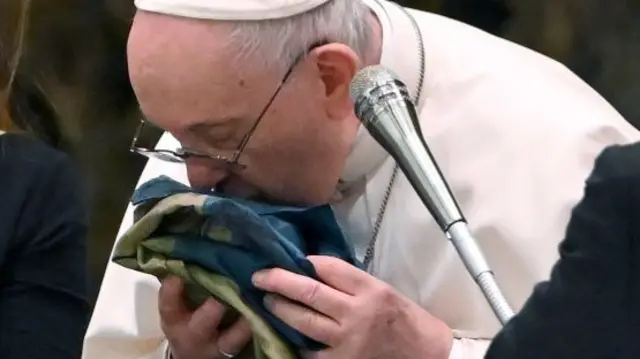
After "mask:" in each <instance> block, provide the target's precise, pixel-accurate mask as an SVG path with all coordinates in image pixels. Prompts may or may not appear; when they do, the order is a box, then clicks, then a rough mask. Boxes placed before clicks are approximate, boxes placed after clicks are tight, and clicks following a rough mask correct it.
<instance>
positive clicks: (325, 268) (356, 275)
mask: <svg viewBox="0 0 640 359" xmlns="http://www.w3.org/2000/svg"><path fill="white" fill-rule="evenodd" d="M307 259H308V260H309V261H310V262H311V263H312V264H313V266H314V268H315V269H316V273H317V274H318V277H319V278H320V279H321V280H322V281H323V282H324V283H326V284H327V285H329V286H331V287H333V288H335V289H337V290H339V291H341V292H343V293H347V294H350V295H356V293H359V292H360V290H361V289H362V288H365V287H366V286H367V285H368V283H369V281H371V280H376V281H377V279H375V278H373V277H372V276H371V275H369V274H368V273H367V272H365V271H363V270H361V269H360V268H358V267H356V266H354V265H352V264H350V263H347V262H345V261H343V260H341V259H339V258H335V257H329V256H308V257H307Z"/></svg>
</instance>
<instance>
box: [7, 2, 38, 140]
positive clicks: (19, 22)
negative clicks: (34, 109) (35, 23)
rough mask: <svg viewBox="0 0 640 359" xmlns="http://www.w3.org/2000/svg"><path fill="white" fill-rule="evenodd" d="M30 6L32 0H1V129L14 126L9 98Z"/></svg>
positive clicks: (21, 50) (21, 49)
mask: <svg viewBox="0 0 640 359" xmlns="http://www.w3.org/2000/svg"><path fill="white" fill-rule="evenodd" d="M30 7H31V0H0V14H3V18H2V19H1V20H0V131H7V130H11V129H12V128H13V127H14V126H13V121H12V120H11V116H10V114H9V108H8V100H9V93H10V92H11V86H12V84H13V79H14V78H15V76H16V71H17V69H18V64H19V62H20V58H21V56H22V52H23V46H24V37H25V32H26V29H27V23H28V14H29V8H30ZM6 20H10V21H6Z"/></svg>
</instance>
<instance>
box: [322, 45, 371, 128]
mask: <svg viewBox="0 0 640 359" xmlns="http://www.w3.org/2000/svg"><path fill="white" fill-rule="evenodd" d="M311 55H312V56H314V57H315V59H316V64H317V67H318V72H319V75H320V79H321V81H322V83H323V85H324V91H325V93H324V95H325V99H326V102H325V108H326V111H327V115H328V116H329V118H331V119H337V120H342V119H344V118H346V117H347V116H349V115H350V114H352V113H353V104H352V102H351V98H350V95H349V85H350V84H351V80H352V79H353V77H354V76H355V74H356V72H357V71H358V69H359V68H360V59H359V57H358V55H356V53H355V52H354V51H353V50H352V49H351V48H350V47H348V46H346V45H343V44H339V43H331V44H327V45H323V46H320V47H318V48H316V49H315V50H313V51H312V52H311Z"/></svg>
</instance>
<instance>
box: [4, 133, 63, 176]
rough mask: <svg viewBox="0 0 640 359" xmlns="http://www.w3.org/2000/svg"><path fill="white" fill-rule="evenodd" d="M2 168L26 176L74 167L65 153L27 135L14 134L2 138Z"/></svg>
mask: <svg viewBox="0 0 640 359" xmlns="http://www.w3.org/2000/svg"><path fill="white" fill-rule="evenodd" d="M0 166H2V167H3V168H6V169H12V171H11V172H12V173H25V174H26V173H31V174H33V173H34V172H37V173H39V174H42V173H45V172H49V171H52V169H54V168H56V167H59V166H63V167H67V168H68V167H73V166H72V165H71V161H70V160H69V158H68V156H67V155H66V154H65V153H63V152H61V151H58V150H56V149H54V148H52V147H50V146H48V145H46V144H44V143H42V142H41V141H39V140H37V139H34V138H31V137H29V136H27V135H22V134H12V133H7V134H4V135H1V136H0ZM40 179H41V178H40Z"/></svg>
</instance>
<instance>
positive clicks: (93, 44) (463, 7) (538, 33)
mask: <svg viewBox="0 0 640 359" xmlns="http://www.w3.org/2000/svg"><path fill="white" fill-rule="evenodd" d="M1 1H22V0H1ZM398 2H399V3H402V4H403V5H407V6H409V7H413V8H418V9H423V10H428V11H432V12H435V13H440V14H443V15H446V16H449V17H452V18H455V19H458V20H460V21H463V22H466V23H469V24H471V25H474V26H476V27H479V28H482V29H484V30H485V31H488V32H491V33H493V34H496V35H498V36H501V37H504V38H507V39H510V40H513V41H515V42H517V43H520V44H522V45H525V46H527V47H530V48H533V49H535V50H538V51H540V52H542V53H544V54H547V55H549V56H551V57H553V58H555V59H557V60H559V61H561V62H563V63H564V64H566V65H567V66H568V67H569V68H571V69H572V70H573V71H574V72H576V73H577V74H578V75H579V76H581V77H582V78H583V79H584V80H585V81H587V82H588V83H589V84H591V85H592V86H593V87H594V88H595V89H596V90H598V91H599V92H600V93H601V94H602V95H603V96H604V97H605V98H607V99H608V100H609V101H610V102H611V103H612V104H613V105H614V106H615V107H617V109H618V110H619V111H620V112H621V113H622V114H623V115H624V116H625V117H626V118H627V119H628V120H629V121H630V122H631V123H633V124H634V125H636V127H638V125H640V106H639V105H634V100H635V99H636V98H637V97H638V95H640V67H639V66H636V63H637V62H638V61H639V60H640V21H638V20H637V19H638V18H639V17H640V1H625V0H606V1H605V0H510V1H508V0H423V1H411V0H406V1H398ZM133 10H134V9H133V0H32V9H31V15H30V27H29V31H28V39H27V42H26V49H25V50H26V51H25V54H24V57H23V60H22V63H21V65H20V67H19V71H18V77H17V82H16V89H15V92H14V94H13V96H12V99H11V100H12V101H11V102H12V108H13V111H30V112H32V116H28V118H30V120H29V121H30V122H29V123H25V124H24V125H26V126H30V127H33V128H34V129H36V130H38V131H39V133H40V134H41V136H42V137H43V139H45V140H47V141H49V142H50V143H52V144H54V145H55V146H57V147H59V148H62V149H64V150H66V151H68V152H69V153H70V154H71V155H72V156H74V157H75V158H76V160H77V161H78V163H79V164H80V165H81V166H82V168H83V170H84V173H85V175H86V179H87V184H88V187H87V190H88V192H89V196H90V198H91V203H92V208H93V209H92V227H91V237H90V241H91V243H90V249H91V260H90V266H91V268H90V269H91V272H92V276H93V279H94V287H95V293H94V294H95V295H97V290H98V288H99V285H100V281H101V280H102V275H103V272H104V268H105V265H106V263H107V260H108V259H109V258H108V257H109V254H110V252H111V247H112V245H113V242H114V240H115V236H116V233H117V230H118V227H119V225H120V221H121V219H122V215H123V212H124V209H125V208H126V205H127V201H128V198H129V195H130V194H131V191H132V190H133V188H134V186H135V184H136V181H137V179H138V176H139V173H140V171H141V170H142V167H143V165H144V163H145V161H144V160H143V159H142V158H140V157H137V156H135V155H133V154H130V153H129V152H128V147H129V144H130V141H131V137H132V135H133V132H134V130H135V127H136V125H137V121H138V118H139V114H138V109H137V106H136V102H135V98H134V96H133V93H132V91H131V88H130V87H129V84H128V75H127V69H126V60H125V46H126V37H127V31H128V27H129V23H130V19H131V17H132V14H133ZM6 16H9V13H2V14H0V23H6V19H3V18H2V17H6ZM470 61H472V60H470ZM46 98H48V99H49V100H50V102H51V104H52V105H51V106H49V105H47V101H46V100H45V99H46Z"/></svg>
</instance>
